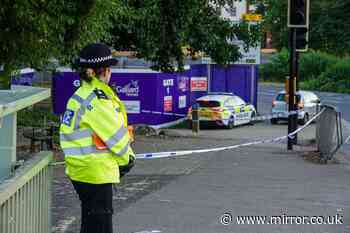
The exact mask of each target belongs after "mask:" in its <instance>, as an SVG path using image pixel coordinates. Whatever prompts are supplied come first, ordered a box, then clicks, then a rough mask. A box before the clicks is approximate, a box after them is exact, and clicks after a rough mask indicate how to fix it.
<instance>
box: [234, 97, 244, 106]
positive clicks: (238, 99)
mask: <svg viewBox="0 0 350 233" xmlns="http://www.w3.org/2000/svg"><path fill="white" fill-rule="evenodd" d="M232 99H233V101H234V105H235V106H237V105H245V102H244V101H243V100H242V99H241V98H240V97H238V96H234V97H232Z"/></svg>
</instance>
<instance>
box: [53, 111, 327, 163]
mask: <svg viewBox="0 0 350 233" xmlns="http://www.w3.org/2000/svg"><path fill="white" fill-rule="evenodd" d="M324 111H325V109H322V110H321V111H320V112H319V113H317V114H316V115H315V116H313V117H312V118H311V119H310V120H309V121H308V122H306V123H305V124H304V125H303V126H301V127H299V128H298V129H297V130H295V131H294V132H292V133H290V134H288V135H285V136H281V137H277V138H272V139H265V140H257V141H252V142H246V143H242V144H237V145H232V146H224V147H216V148H208V149H198V150H180V151H165V152H152V153H141V154H136V155H135V158H136V159H144V160H147V159H159V158H170V157H177V156H183V155H190V154H199V153H209V152H218V151H225V150H233V149H237V148H241V147H247V146H253V145H259V144H266V143H276V142H280V141H282V140H284V139H287V138H288V137H289V138H291V139H293V138H294V137H295V135H296V134H297V133H299V132H300V131H302V130H303V129H305V128H306V127H308V126H309V125H310V124H311V123H312V122H313V121H314V120H315V119H316V118H318V117H319V116H320V115H321V114H322V113H323V112H324ZM63 164H65V162H53V163H51V164H50V165H52V166H55V165H63Z"/></svg>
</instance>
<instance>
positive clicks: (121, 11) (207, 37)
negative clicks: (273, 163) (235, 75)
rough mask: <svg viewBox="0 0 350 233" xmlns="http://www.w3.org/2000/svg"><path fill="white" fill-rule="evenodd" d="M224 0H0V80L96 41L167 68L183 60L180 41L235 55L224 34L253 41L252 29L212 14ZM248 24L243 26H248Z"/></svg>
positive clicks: (222, 58)
mask: <svg viewBox="0 0 350 233" xmlns="http://www.w3.org/2000/svg"><path fill="white" fill-rule="evenodd" d="M225 4H234V2H232V1H230V0H85V1H84V0H65V1H60V0H2V4H1V5H0V70H1V65H2V66H3V70H2V72H1V73H0V82H2V83H3V86H4V85H5V86H7V87H8V85H9V77H10V75H11V73H12V72H13V71H14V70H18V69H19V68H21V67H32V68H36V69H41V68H42V67H45V65H46V64H47V63H48V61H49V60H50V59H53V58H54V59H58V60H59V61H60V63H61V64H69V63H71V62H72V60H73V59H72V58H73V57H74V56H75V55H76V54H77V52H78V50H79V49H81V48H82V47H83V46H85V45H86V44H88V43H90V42H96V41H103V42H106V43H107V44H109V45H111V46H114V47H115V48H116V49H132V50H135V51H137V54H138V56H139V57H142V58H145V59H147V60H150V61H152V62H153V63H154V67H153V68H155V69H158V70H162V71H173V70H174V66H175V65H176V64H177V66H178V67H179V68H180V69H181V68H182V65H183V63H184V55H183V52H182V51H183V47H184V46H187V47H190V48H191V49H192V52H193V53H195V52H198V51H203V52H205V53H206V54H208V55H209V56H211V57H212V58H213V59H214V60H215V61H216V62H217V63H219V64H227V63H229V62H233V61H235V60H237V59H238V58H239V56H240V53H239V52H238V47H237V46H236V45H234V44H232V43H231V42H230V41H232V40H235V39H237V38H239V39H242V40H244V41H245V42H246V45H247V46H250V45H254V44H256V43H257V40H258V36H259V33H258V28H259V25H256V26H248V25H247V24H245V23H242V24H232V23H231V22H229V21H226V20H224V19H222V18H221V17H220V6H223V5H225ZM249 27H250V29H251V30H248V28H249ZM0 84H1V83H0Z"/></svg>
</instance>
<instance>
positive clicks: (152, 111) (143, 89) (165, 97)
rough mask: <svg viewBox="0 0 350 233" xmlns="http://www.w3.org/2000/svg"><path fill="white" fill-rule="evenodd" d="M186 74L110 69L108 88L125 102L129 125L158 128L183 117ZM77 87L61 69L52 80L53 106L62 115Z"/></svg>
mask: <svg viewBox="0 0 350 233" xmlns="http://www.w3.org/2000/svg"><path fill="white" fill-rule="evenodd" d="M189 80H190V78H189V76H188V72H184V73H170V74H167V73H160V72H156V71H150V70H132V69H112V77H111V81H110V86H111V87H112V88H113V89H114V90H115V91H116V93H117V95H118V96H119V98H120V99H121V100H122V101H123V102H124V104H125V106H126V108H127V112H128V119H129V123H130V124H149V125H159V124H163V123H167V122H171V121H175V120H178V119H180V118H183V116H182V115H183V114H186V112H187V110H188V106H189V105H190V89H189ZM79 86H80V81H79V77H78V75H76V74H75V73H73V72H72V71H71V70H69V69H62V70H60V72H58V73H57V74H56V75H55V76H54V78H53V105H54V112H55V114H58V115H61V114H62V113H63V112H64V111H65V105H66V103H67V101H68V99H69V98H70V96H71V95H72V94H73V93H74V91H75V90H76V89H77V88H78V87H79Z"/></svg>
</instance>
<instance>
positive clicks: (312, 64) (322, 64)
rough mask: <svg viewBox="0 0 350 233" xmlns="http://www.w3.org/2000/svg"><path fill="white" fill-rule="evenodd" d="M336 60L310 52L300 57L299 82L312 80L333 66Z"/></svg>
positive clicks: (329, 56)
mask: <svg viewBox="0 0 350 233" xmlns="http://www.w3.org/2000/svg"><path fill="white" fill-rule="evenodd" d="M337 60H338V58H337V57H335V56H333V55H330V54H327V53H322V52H316V51H311V52H308V53H302V54H301V56H300V81H306V80H312V79H315V78H317V77H319V76H320V75H321V74H322V73H323V72H325V71H326V69H327V67H329V66H332V65H334V64H335V63H336V62H337Z"/></svg>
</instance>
